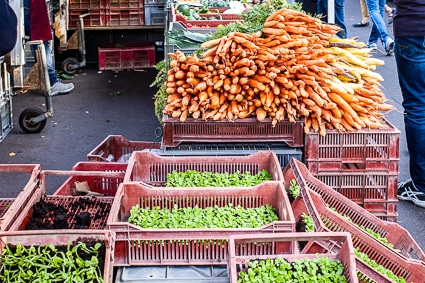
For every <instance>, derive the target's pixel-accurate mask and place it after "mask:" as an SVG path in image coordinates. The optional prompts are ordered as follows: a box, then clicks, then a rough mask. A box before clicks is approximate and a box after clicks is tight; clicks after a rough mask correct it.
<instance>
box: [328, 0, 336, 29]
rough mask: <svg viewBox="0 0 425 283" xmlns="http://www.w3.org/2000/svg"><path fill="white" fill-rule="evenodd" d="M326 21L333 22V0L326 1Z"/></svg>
mask: <svg viewBox="0 0 425 283" xmlns="http://www.w3.org/2000/svg"><path fill="white" fill-rule="evenodd" d="M328 23H330V24H334V23H335V0H329V1H328Z"/></svg>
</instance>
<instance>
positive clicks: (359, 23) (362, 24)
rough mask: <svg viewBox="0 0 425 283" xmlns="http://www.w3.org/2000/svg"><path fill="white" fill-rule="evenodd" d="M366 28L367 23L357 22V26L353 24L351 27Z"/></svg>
mask: <svg viewBox="0 0 425 283" xmlns="http://www.w3.org/2000/svg"><path fill="white" fill-rule="evenodd" d="M367 26H369V22H367V23H362V22H358V23H357V24H353V27H355V28H361V27H367Z"/></svg>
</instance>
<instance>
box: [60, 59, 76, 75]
mask: <svg viewBox="0 0 425 283" xmlns="http://www.w3.org/2000/svg"><path fill="white" fill-rule="evenodd" d="M78 63H79V62H78V60H77V59H76V58H74V57H68V58H66V59H65V60H63V62H62V71H63V72H64V73H66V74H68V75H73V74H75V72H76V71H77V69H76V68H75V69H73V68H72V66H73V65H77V64H78Z"/></svg>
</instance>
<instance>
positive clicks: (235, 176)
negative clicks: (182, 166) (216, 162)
mask: <svg viewBox="0 0 425 283" xmlns="http://www.w3.org/2000/svg"><path fill="white" fill-rule="evenodd" d="M271 179H272V176H271V175H270V173H269V172H268V171H267V170H266V169H263V170H261V171H259V172H258V173H257V174H255V175H252V174H251V173H250V172H248V171H247V172H245V173H241V172H240V171H236V172H235V173H212V172H198V171H196V170H187V171H185V172H177V171H176V170H173V171H172V172H171V173H169V174H168V175H167V182H166V184H165V186H166V187H232V186H236V187H249V186H255V185H258V184H261V183H263V182H265V181H270V180H271Z"/></svg>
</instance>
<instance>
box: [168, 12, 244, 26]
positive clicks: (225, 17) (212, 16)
mask: <svg viewBox="0 0 425 283" xmlns="http://www.w3.org/2000/svg"><path fill="white" fill-rule="evenodd" d="M199 16H200V17H201V18H206V19H203V20H187V19H186V18H185V17H184V16H183V15H181V14H174V15H173V18H172V21H173V22H182V23H183V24H187V23H191V24H192V25H203V24H205V23H207V24H208V23H210V24H211V22H219V24H220V23H221V24H223V23H228V21H230V22H236V21H242V17H241V15H238V14H221V13H201V14H199ZM213 26H217V25H216V24H214V23H213Z"/></svg>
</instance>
